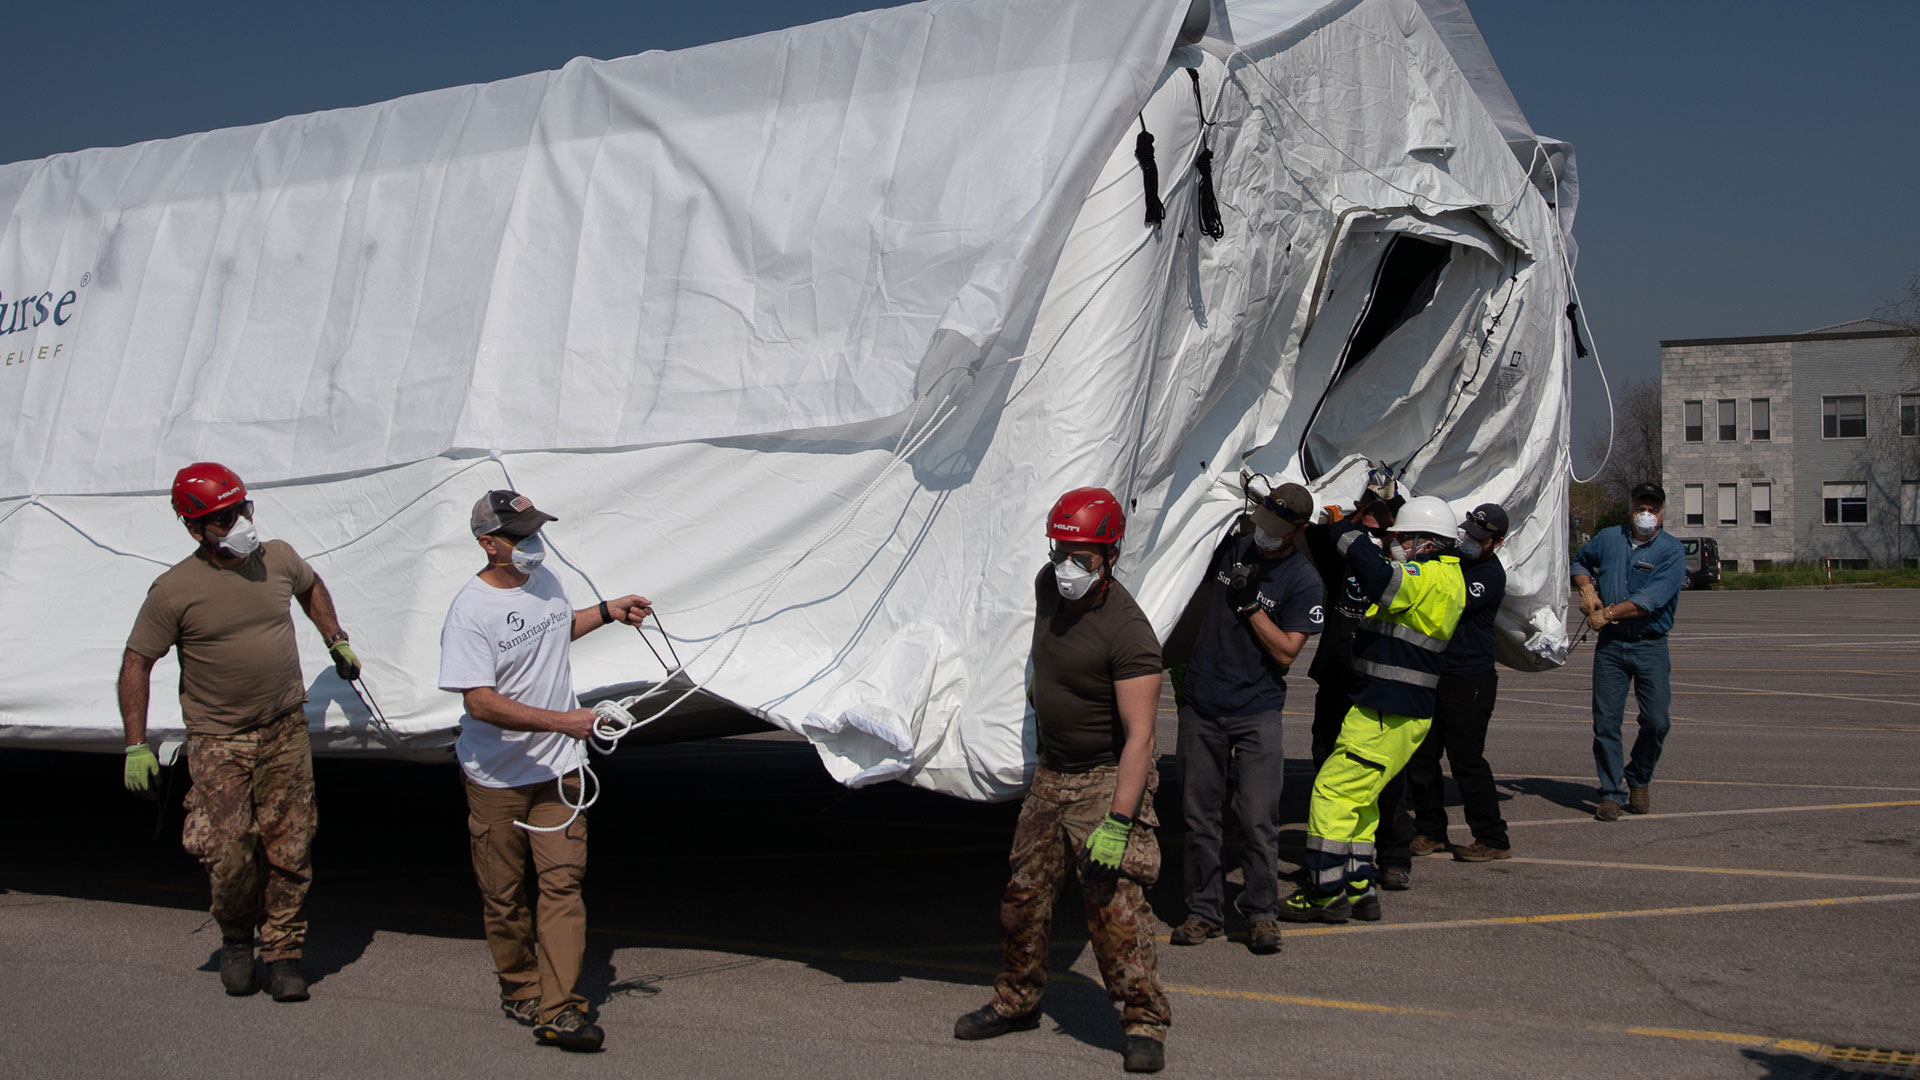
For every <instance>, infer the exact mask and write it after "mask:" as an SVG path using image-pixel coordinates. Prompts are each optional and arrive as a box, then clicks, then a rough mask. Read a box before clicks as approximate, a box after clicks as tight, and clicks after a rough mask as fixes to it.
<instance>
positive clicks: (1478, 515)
mask: <svg viewBox="0 0 1920 1080" xmlns="http://www.w3.org/2000/svg"><path fill="white" fill-rule="evenodd" d="M1467 521H1468V522H1469V523H1471V524H1472V525H1473V527H1474V528H1477V529H1484V530H1486V531H1487V532H1489V533H1492V534H1493V535H1494V536H1504V535H1506V529H1504V528H1502V527H1501V526H1498V525H1495V524H1494V523H1493V521H1492V519H1490V518H1488V517H1487V515H1486V514H1485V513H1484V512H1482V511H1479V510H1474V511H1472V512H1470V513H1469V514H1467Z"/></svg>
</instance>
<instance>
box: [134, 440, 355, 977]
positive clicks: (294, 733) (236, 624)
mask: <svg viewBox="0 0 1920 1080" xmlns="http://www.w3.org/2000/svg"><path fill="white" fill-rule="evenodd" d="M173 504H174V509H175V511H176V512H178V513H179V514H180V515H181V520H182V522H183V523H184V524H185V525H186V528H187V535H189V536H191V537H193V539H194V541H195V543H196V544H197V545H198V547H197V548H196V549H195V550H194V552H193V554H192V555H189V556H188V557H186V558H185V559H182V560H181V561H180V562H179V563H177V564H175V565H174V566H173V567H172V568H171V569H169V570H168V571H167V572H166V573H164V574H161V575H160V577H159V578H157V579H156V580H155V581H154V583H153V586H152V587H151V588H150V589H148V591H147V598H146V602H145V603H143V604H142V605H141V606H140V614H139V616H138V617H137V618H136V619H135V620H134V624H133V633H132V634H130V635H129V636H128V638H127V648H126V652H125V653H124V654H123V656H122V658H121V664H120V687H119V697H120V719H121V723H122V724H123V725H124V727H125V728H126V736H127V752H126V769H125V774H126V783H127V787H128V788H129V789H130V790H134V791H137V792H144V791H145V790H146V789H147V785H148V784H149V783H150V782H151V779H152V775H153V773H154V772H155V771H157V766H156V765H155V762H154V756H153V751H152V749H151V748H150V747H149V746H148V745H147V742H146V736H147V701H148V694H149V692H150V686H151V682H152V673H153V665H154V662H155V661H157V660H159V659H160V658H161V657H162V656H165V655H166V654H167V650H169V649H176V650H178V652H179V659H180V712H181V715H182V717H183V718H184V719H185V721H186V725H187V768H188V771H189V772H190V773H191V774H192V776H193V787H192V789H191V790H190V791H189V792H188V793H187V822H186V827H185V829H184V830H183V831H182V835H181V840H182V844H183V846H184V847H185V848H186V849H187V851H189V852H191V853H192V854H193V855H195V856H197V857H198V858H199V859H200V862H201V865H203V866H205V867H206V870H207V877H208V880H209V883H210V885H211V886H212V892H213V905H212V906H213V917H214V920H215V921H217V922H218V923H219V924H220V935H221V938H222V939H223V944H222V947H221V959H220V981H221V983H222V985H224V986H225V987H226V990H227V993H229V994H233V995H236V996H238V995H241V994H249V993H252V992H253V990H254V988H255V984H254V972H253V932H254V928H255V927H256V926H258V927H259V928H260V958H261V960H262V961H264V962H265V963H266V965H267V971H268V980H269V983H268V989H269V991H270V992H271V993H272V995H273V998H274V1000H276V1001H305V1000H306V999H307V986H306V981H305V979H304V978H303V977H302V976H301V973H300V955H301V951H302V948H303V946H304V944H305V941H306V932H307V922H306V911H305V909H306V899H307V888H308V885H309V883H310V882H311V880H312V863H311V861H310V858H309V853H310V851H311V848H312V845H313V831H314V823H315V811H314V799H313V758H312V753H311V748H310V746H309V743H308V740H307V717H306V711H305V710H304V709H303V708H302V706H304V705H305V704H306V701H307V690H306V680H305V678H304V677H303V676H302V674H301V672H300V655H299V651H298V648H297V646H296V643H295V639H294V627H293V618H292V615H291V613H290V609H289V601H292V600H298V601H299V602H300V606H301V608H302V609H304V610H305V611H306V613H307V617H308V618H309V619H311V620H312V621H313V624H314V626H315V627H317V628H318V629H319V630H320V633H321V634H322V635H324V636H325V638H326V641H327V645H328V648H329V650H330V651H331V652H332V653H333V657H334V667H335V671H336V672H337V673H338V674H339V675H340V676H341V677H342V678H348V679H351V678H357V677H358V676H359V673H360V667H359V658H358V657H357V656H355V655H354V653H353V649H352V647H351V646H349V645H348V644H347V635H346V633H345V632H344V631H342V630H341V629H340V622H339V620H338V619H337V618H335V616H334V611H333V598H332V596H331V595H329V594H328V592H327V587H326V585H325V584H323V583H322V582H321V581H320V578H319V575H317V574H315V573H314V572H313V568H312V567H311V566H308V565H307V563H306V560H304V559H302V558H301V557H300V556H299V555H298V554H296V553H295V552H294V550H293V548H292V547H290V546H288V545H287V544H286V543H285V542H283V541H280V540H268V541H266V542H265V543H262V542H260V540H259V537H258V534H257V533H256V532H255V531H254V527H253V503H252V500H250V499H248V498H247V492H246V487H245V486H244V485H243V484H241V482H240V478H239V477H238V476H235V475H234V474H233V472H232V471H231V470H229V469H227V468H226V467H224V466H221V465H216V464H213V463H211V462H200V463H197V464H194V465H189V466H187V467H186V468H184V469H182V470H180V474H179V476H177V477H176V478H175V479H174V485H173Z"/></svg>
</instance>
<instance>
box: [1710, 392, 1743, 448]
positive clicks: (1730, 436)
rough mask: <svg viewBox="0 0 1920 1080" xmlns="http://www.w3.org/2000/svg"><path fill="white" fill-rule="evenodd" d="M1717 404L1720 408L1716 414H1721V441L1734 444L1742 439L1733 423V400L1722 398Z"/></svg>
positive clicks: (1719, 418) (1719, 417) (1716, 410)
mask: <svg viewBox="0 0 1920 1080" xmlns="http://www.w3.org/2000/svg"><path fill="white" fill-rule="evenodd" d="M1717 404H1718V405H1719V408H1717V409H1715V410H1714V412H1716V413H1718V414H1719V415H1718V417H1717V419H1718V420H1719V422H1720V441H1721V442H1733V441H1734V440H1736V439H1738V438H1740V431H1739V429H1738V428H1737V427H1736V426H1735V425H1734V422H1733V399H1732V398H1722V399H1720V401H1719V402H1718V403H1717Z"/></svg>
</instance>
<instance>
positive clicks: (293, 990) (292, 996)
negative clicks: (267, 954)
mask: <svg viewBox="0 0 1920 1080" xmlns="http://www.w3.org/2000/svg"><path fill="white" fill-rule="evenodd" d="M267 993H269V994H272V995H273V1000H275V1001H305V1000H307V980H306V978H305V977H304V976H302V975H301V974H300V961H299V960H297V959H293V958H291V957H290V958H288V959H285V960H275V961H274V962H273V963H271V964H268V965H267Z"/></svg>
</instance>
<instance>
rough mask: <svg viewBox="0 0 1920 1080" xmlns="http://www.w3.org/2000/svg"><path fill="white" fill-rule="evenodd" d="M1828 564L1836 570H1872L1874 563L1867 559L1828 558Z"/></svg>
mask: <svg viewBox="0 0 1920 1080" xmlns="http://www.w3.org/2000/svg"><path fill="white" fill-rule="evenodd" d="M1827 566H1828V567H1829V568H1830V569H1834V570H1871V569H1873V563H1871V562H1868V561H1867V560H1866V559H1828V560H1827Z"/></svg>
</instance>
